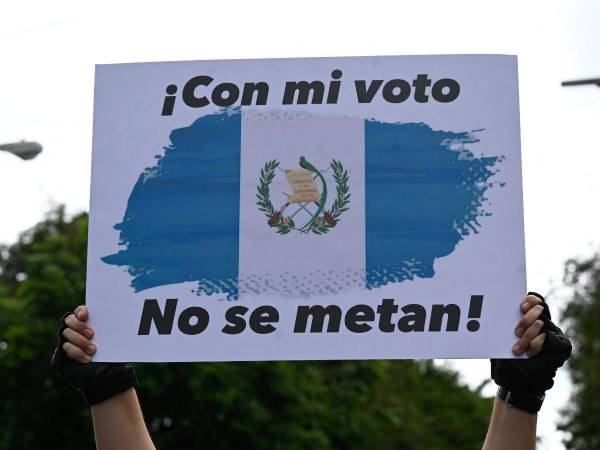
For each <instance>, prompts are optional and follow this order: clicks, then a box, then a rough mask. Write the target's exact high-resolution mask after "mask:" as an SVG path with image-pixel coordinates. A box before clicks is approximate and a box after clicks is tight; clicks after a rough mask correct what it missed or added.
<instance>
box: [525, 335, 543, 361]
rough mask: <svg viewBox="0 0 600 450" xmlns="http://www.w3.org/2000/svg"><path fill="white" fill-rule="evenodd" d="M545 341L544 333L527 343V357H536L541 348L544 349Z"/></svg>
mask: <svg viewBox="0 0 600 450" xmlns="http://www.w3.org/2000/svg"><path fill="white" fill-rule="evenodd" d="M545 340H546V333H542V334H540V335H539V336H537V337H536V338H535V339H533V340H532V341H531V342H530V343H529V350H527V356H529V357H532V356H535V355H537V354H538V353H539V352H541V351H542V348H543V347H544V341H545Z"/></svg>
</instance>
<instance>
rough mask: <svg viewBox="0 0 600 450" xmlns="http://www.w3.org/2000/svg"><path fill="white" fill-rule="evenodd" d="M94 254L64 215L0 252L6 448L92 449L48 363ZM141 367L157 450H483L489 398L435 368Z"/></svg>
mask: <svg viewBox="0 0 600 450" xmlns="http://www.w3.org/2000/svg"><path fill="white" fill-rule="evenodd" d="M86 247H87V215H86V214H80V215H77V216H75V217H72V218H67V217H66V216H65V212H64V209H63V208H58V209H56V210H54V211H52V212H51V213H50V214H49V215H48V217H47V218H46V220H44V221H42V222H41V223H39V224H38V225H36V226H35V227H34V228H32V229H31V230H28V231H26V232H25V233H23V234H22V235H21V237H20V239H19V241H18V242H17V243H15V244H14V245H11V246H8V247H7V246H4V247H0V376H1V378H2V382H1V383H0V449H2V450H4V449H7V450H8V449H55V448H56V449H65V450H68V449H84V448H93V447H94V443H93V434H92V428H91V419H90V414H89V411H88V410H87V409H86V408H85V407H84V405H83V402H82V400H81V399H80V397H79V394H78V393H76V392H74V391H72V390H71V389H69V388H68V387H67V386H65V384H64V382H62V381H60V380H58V379H57V378H56V377H55V376H54V374H53V373H52V371H51V370H50V368H49V366H48V362H49V360H50V357H51V353H52V350H53V346H54V345H55V342H56V330H57V328H58V319H59V318H60V317H61V316H62V314H63V313H64V312H65V311H68V310H72V309H73V308H74V307H75V306H76V305H78V304H80V303H83V300H84V294H85V265H86ZM596 292H597V291H596ZM136 370H137V372H138V378H139V379H140V382H141V388H140V390H139V395H140V398H141V402H142V407H143V409H144V412H145V416H146V420H147V423H148V425H149V428H150V430H151V433H152V435H153V438H154V440H155V442H156V444H157V446H158V448H161V449H169V448H173V449H186V448H198V447H199V446H201V447H202V448H207V449H286V450H294V449H305V448H311V449H365V448H376V449H382V450H385V449H398V448H402V449H406V450H411V449H415V450H416V449H419V450H422V449H428V450H437V449H440V450H441V449H446V450H447V449H460V450H468V449H479V448H481V443H482V441H483V438H484V436H485V431H486V428H487V423H488V418H489V413H490V410H491V399H487V398H483V397H482V396H481V394H480V392H479V390H477V391H472V390H470V389H469V388H468V387H466V386H464V385H462V384H461V383H460V382H459V380H458V377H457V375H456V373H454V372H452V371H450V370H446V369H443V368H439V367H435V366H434V365H433V364H432V362H431V361H421V362H417V361H326V362H324V361H310V362H309V361H302V362H259V363H204V364H199V363H197V364H189V363H188V364H139V365H137V366H136ZM574 448H575V447H574ZM577 448H580V447H577ZM588 448H590V447H588Z"/></svg>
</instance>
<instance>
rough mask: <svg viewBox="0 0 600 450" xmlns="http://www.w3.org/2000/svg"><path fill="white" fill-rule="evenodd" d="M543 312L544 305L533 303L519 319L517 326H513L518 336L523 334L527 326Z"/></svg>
mask: <svg viewBox="0 0 600 450" xmlns="http://www.w3.org/2000/svg"><path fill="white" fill-rule="evenodd" d="M542 312H544V307H543V306H542V305H535V306H534V307H533V308H531V309H530V310H529V311H527V313H526V314H525V315H524V316H523V317H522V318H521V320H519V323H517V326H516V327H515V334H516V335H517V336H519V337H521V336H522V335H523V333H524V332H525V330H526V329H527V328H529V327H530V326H531V325H532V324H533V323H534V322H535V321H536V320H537V319H538V318H539V317H540V315H541V314H542Z"/></svg>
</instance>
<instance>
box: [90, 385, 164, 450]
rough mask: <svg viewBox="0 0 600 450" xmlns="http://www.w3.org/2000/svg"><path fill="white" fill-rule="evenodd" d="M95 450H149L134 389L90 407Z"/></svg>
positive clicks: (151, 449)
mask: <svg viewBox="0 0 600 450" xmlns="http://www.w3.org/2000/svg"><path fill="white" fill-rule="evenodd" d="M92 420H93V422H94V434H95V436H96V448H97V449H98V450H120V449H123V450H153V449H155V447H154V444H153V443H152V439H150V435H149V434H148V430H147V428H146V424H145V423H144V417H143V416H142V410H141V408H140V404H139V402H138V398H137V394H136V392H135V389H133V388H132V389H129V390H128V391H125V392H123V393H121V394H117V395H115V396H114V397H111V398H109V399H108V400H105V401H103V402H101V403H97V404H95V405H93V406H92Z"/></svg>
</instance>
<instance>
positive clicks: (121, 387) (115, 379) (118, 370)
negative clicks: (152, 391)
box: [80, 365, 138, 406]
mask: <svg viewBox="0 0 600 450" xmlns="http://www.w3.org/2000/svg"><path fill="white" fill-rule="evenodd" d="M110 368H111V369H113V370H107V373H105V374H103V376H102V377H98V378H97V379H95V380H93V382H91V383H89V384H88V385H86V386H82V387H81V388H80V390H81V393H82V394H83V398H84V400H85V403H86V404H87V405H88V406H93V405H95V404H98V403H100V402H103V401H105V400H108V399H109V398H111V397H113V396H115V395H117V394H120V393H122V392H125V391H127V390H129V389H131V388H136V387H138V381H137V378H136V376H135V372H134V370H133V367H131V366H126V365H125V366H120V365H114V366H112V367H110Z"/></svg>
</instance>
